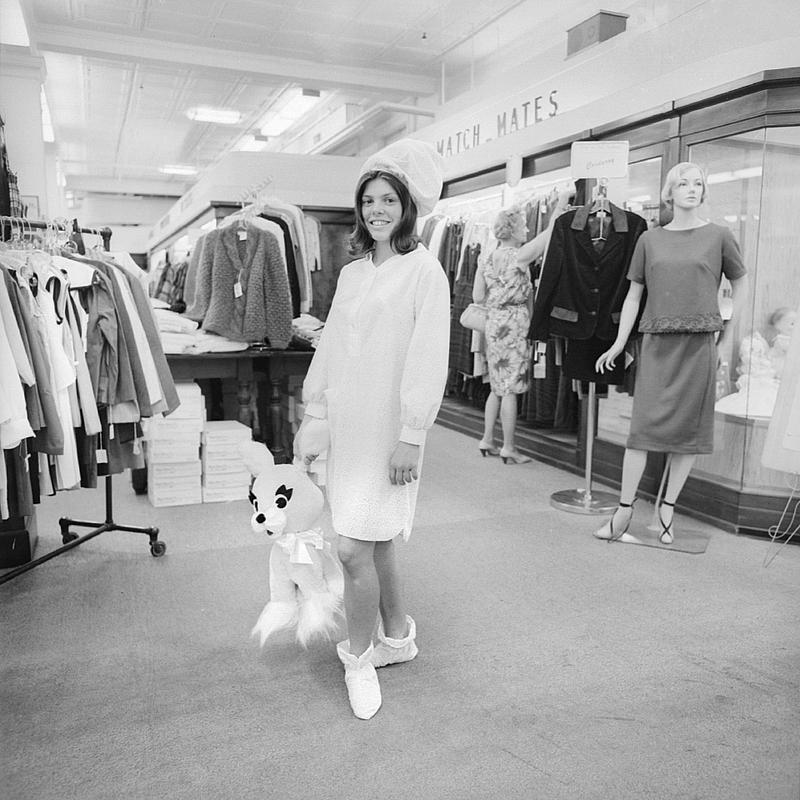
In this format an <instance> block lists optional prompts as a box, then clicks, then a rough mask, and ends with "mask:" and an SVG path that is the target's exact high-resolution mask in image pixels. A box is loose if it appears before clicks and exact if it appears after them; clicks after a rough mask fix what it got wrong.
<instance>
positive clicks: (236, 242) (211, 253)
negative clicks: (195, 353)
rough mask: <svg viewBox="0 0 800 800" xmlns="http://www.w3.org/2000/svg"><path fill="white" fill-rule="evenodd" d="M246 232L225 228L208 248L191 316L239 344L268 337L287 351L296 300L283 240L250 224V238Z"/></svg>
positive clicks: (273, 345) (278, 346) (198, 277)
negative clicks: (281, 248)
mask: <svg viewBox="0 0 800 800" xmlns="http://www.w3.org/2000/svg"><path fill="white" fill-rule="evenodd" d="M241 233H243V231H242V229H241V228H239V227H238V226H237V225H231V226H229V227H226V228H222V229H221V230H220V231H219V234H218V236H217V238H216V241H215V242H213V246H207V247H205V248H204V249H203V253H202V256H201V261H200V265H199V268H198V271H197V287H196V293H195V302H194V305H193V307H192V308H191V311H190V313H191V316H192V318H194V319H198V320H200V319H202V320H203V324H202V326H201V327H202V328H203V330H206V331H211V332H212V333H217V334H219V335H220V336H226V337H228V338H229V339H233V340H235V341H239V342H263V341H264V339H265V338H266V339H268V340H269V344H270V346H271V347H274V348H277V349H284V348H286V346H287V345H288V344H289V341H290V339H291V338H292V298H291V293H290V291H289V278H288V276H287V274H286V264H285V262H284V261H283V258H282V257H281V251H280V247H279V245H278V241H277V239H276V238H275V235H274V234H272V233H271V232H270V231H266V230H262V229H260V228H257V227H256V226H255V225H247V228H246V233H247V238H246V239H240V234H241ZM209 244H211V243H209ZM237 284H238V287H237ZM239 288H240V289H241V292H239V290H238V289H239ZM236 295H240V296H236Z"/></svg>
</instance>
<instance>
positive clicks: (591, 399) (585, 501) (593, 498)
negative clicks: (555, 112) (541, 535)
mask: <svg viewBox="0 0 800 800" xmlns="http://www.w3.org/2000/svg"><path fill="white" fill-rule="evenodd" d="M610 211H611V206H610V204H609V201H608V179H607V178H600V179H599V180H598V182H597V193H596V195H595V198H594V201H593V203H592V207H591V212H590V213H592V214H597V216H598V218H599V220H600V236H599V237H594V238H592V242H598V241H605V239H606V236H605V235H604V234H603V221H604V220H605V218H606V216H607V215H608V214H609V213H610ZM596 419H597V384H596V382H595V381H589V392H588V398H587V401H586V459H585V463H584V471H583V473H584V486H583V488H582V489H563V490H561V491H558V492H553V494H551V495H550V505H551V506H553V507H554V508H558V509H561V510H562V511H570V512H572V513H574V514H607V513H609V512H611V511H613V510H614V509H615V508H616V507H617V497H616V495H613V494H611V492H593V491H592V462H593V460H594V439H595V433H596V429H597V424H596Z"/></svg>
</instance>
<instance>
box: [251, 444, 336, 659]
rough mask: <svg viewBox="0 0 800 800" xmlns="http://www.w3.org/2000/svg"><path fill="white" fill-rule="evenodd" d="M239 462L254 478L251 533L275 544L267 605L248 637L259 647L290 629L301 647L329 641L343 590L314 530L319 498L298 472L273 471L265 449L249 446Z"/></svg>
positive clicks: (283, 467)
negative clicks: (321, 639)
mask: <svg viewBox="0 0 800 800" xmlns="http://www.w3.org/2000/svg"><path fill="white" fill-rule="evenodd" d="M242 458H243V460H244V463H245V464H246V465H247V467H248V469H249V470H250V473H251V474H252V475H253V476H254V479H253V482H252V485H251V487H250V502H251V504H252V506H253V516H252V517H251V520H250V524H251V527H252V528H253V530H254V531H256V532H257V533H261V532H266V533H267V534H269V535H270V536H272V537H273V538H274V542H273V545H272V549H271V551H270V555H269V595H270V596H269V602H268V603H267V604H266V606H264V610H263V611H262V612H261V616H260V617H259V618H258V622H257V623H256V624H255V627H254V628H253V631H252V634H253V636H258V637H259V639H260V641H261V644H262V646H263V644H264V642H265V641H266V640H267V637H268V636H270V635H271V634H272V633H274V632H275V631H278V630H282V629H283V628H291V627H293V626H297V634H296V635H297V640H298V641H299V642H300V643H301V644H302V645H303V646H305V645H306V644H308V642H309V641H310V640H311V639H312V638H314V637H315V636H323V637H330V635H331V634H332V633H333V632H334V631H335V630H336V628H337V617H338V616H339V615H340V614H341V609H342V593H343V588H344V585H343V579H342V570H341V566H340V565H339V562H338V560H337V558H336V556H335V555H334V554H333V553H332V552H331V545H330V543H329V542H327V541H325V539H324V537H323V534H322V530H321V528H319V527H315V523H317V521H318V520H319V517H320V514H321V513H322V509H323V506H324V498H323V495H322V492H321V491H320V490H319V488H318V487H317V486H316V485H315V484H314V483H313V481H312V480H311V479H310V478H309V476H308V475H307V474H306V473H305V472H304V471H303V470H302V469H301V468H300V467H298V466H295V465H293V464H277V465H276V464H275V460H274V459H273V457H272V453H270V451H269V450H268V449H267V447H266V446H265V445H263V444H260V443H258V442H247V443H246V444H245V445H244V447H243V448H242Z"/></svg>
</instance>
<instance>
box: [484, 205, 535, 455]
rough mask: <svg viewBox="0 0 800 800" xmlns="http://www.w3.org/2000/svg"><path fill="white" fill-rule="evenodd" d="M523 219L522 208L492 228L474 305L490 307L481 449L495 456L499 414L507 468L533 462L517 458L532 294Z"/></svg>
mask: <svg viewBox="0 0 800 800" xmlns="http://www.w3.org/2000/svg"><path fill="white" fill-rule="evenodd" d="M526 233H527V231H526V226H525V217H524V215H523V213H522V210H521V209H519V208H510V209H504V210H502V211H500V212H499V214H498V215H497V218H496V220H495V222H494V235H495V236H496V237H497V240H498V247H497V248H496V249H495V250H493V251H492V252H491V253H489V254H488V255H487V256H486V257H483V258H481V259H480V261H479V263H478V270H477V272H476V274H475V285H474V287H473V290H472V299H473V300H474V302H476V303H482V304H484V305H485V306H486V309H487V314H486V334H485V335H486V360H487V362H488V366H489V383H490V386H491V393H490V394H489V396H488V397H487V398H486V407H485V417H484V433H483V439H481V441H480V444H479V447H480V451H481V453H482V454H483V455H484V456H485V455H487V454H488V455H497V454H498V451H497V450H496V449H495V447H494V428H495V423H496V421H497V417H498V414H499V416H500V424H501V427H502V430H503V446H502V448H501V449H500V452H499V455H500V457H501V458H502V459H503V463H505V464H507V463H509V461H510V462H511V463H512V464H523V463H525V462H527V461H530V458H528V457H527V456H523V455H521V454H520V453H518V452H517V450H516V448H515V446H514V434H515V431H516V425H517V395H518V394H521V393H522V392H526V391H527V390H528V374H529V369H530V357H531V352H530V343H529V342H528V340H527V338H526V337H527V333H528V325H529V324H530V297H531V292H532V285H531V278H530V269H529V267H528V263H527V262H525V263H523V262H521V261H520V260H519V256H520V251H519V248H520V246H521V245H522V243H523V242H524V241H525V238H526Z"/></svg>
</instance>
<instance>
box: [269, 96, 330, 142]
mask: <svg viewBox="0 0 800 800" xmlns="http://www.w3.org/2000/svg"><path fill="white" fill-rule="evenodd" d="M320 100H322V92H320V91H319V89H290V90H289V91H287V92H284V93H283V95H281V98H280V99H279V100H278V101H277V102H276V103H275V104H274V106H273V107H272V108H271V109H270V110H269V111H268V112H267V113H266V115H265V116H264V119H263V121H262V123H261V135H262V136H280V135H281V134H282V133H283V132H284V131H285V130H286V129H287V128H289V127H291V126H292V125H294V123H295V122H297V120H299V119H300V118H301V117H304V116H305V115H306V114H307V113H308V112H309V111H310V110H311V109H312V108H313V107H314V106H315V105H316V104H317V103H319V101H320Z"/></svg>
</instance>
